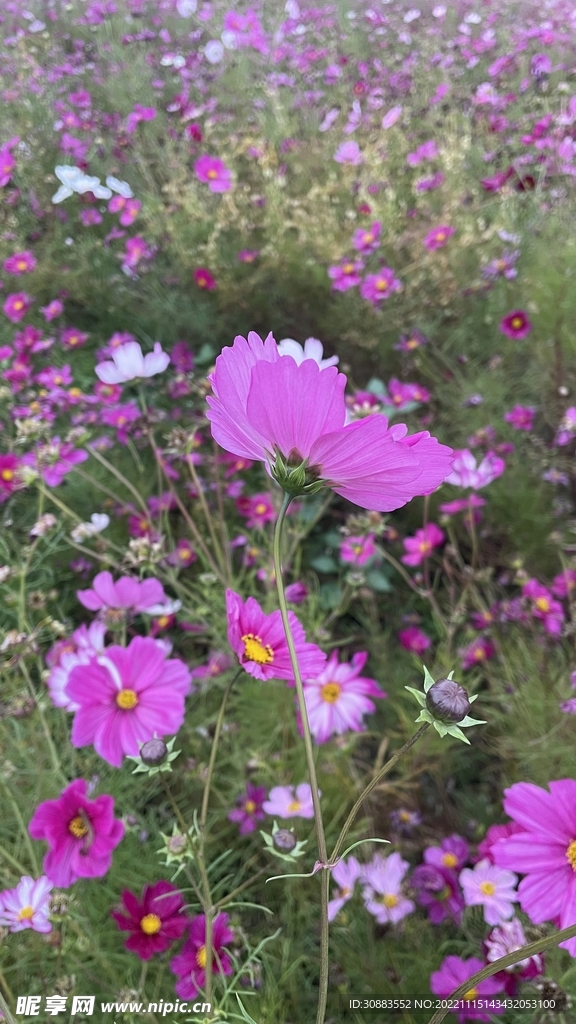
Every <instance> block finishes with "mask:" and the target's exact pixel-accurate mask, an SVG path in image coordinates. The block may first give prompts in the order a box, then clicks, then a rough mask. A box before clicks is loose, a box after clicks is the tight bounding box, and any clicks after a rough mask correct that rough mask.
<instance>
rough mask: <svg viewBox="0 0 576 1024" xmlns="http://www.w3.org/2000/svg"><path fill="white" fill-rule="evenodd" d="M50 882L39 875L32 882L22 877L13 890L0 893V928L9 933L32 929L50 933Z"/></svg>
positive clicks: (31, 879)
mask: <svg viewBox="0 0 576 1024" xmlns="http://www.w3.org/2000/svg"><path fill="white" fill-rule="evenodd" d="M52 889H53V885H52V882H51V881H50V880H49V879H48V878H46V876H45V875H41V876H40V878H37V879H36V880H34V879H33V878H30V875H23V876H22V878H21V879H20V881H19V882H18V885H17V886H16V888H14V889H4V891H3V892H0V927H2V928H9V929H10V931H11V932H21V931H23V930H24V929H25V928H32V929H33V930H34V931H35V932H51V931H52V925H51V924H50V921H49V920H48V919H49V917H50V893H51V892H52Z"/></svg>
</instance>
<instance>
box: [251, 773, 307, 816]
mask: <svg viewBox="0 0 576 1024" xmlns="http://www.w3.org/2000/svg"><path fill="white" fill-rule="evenodd" d="M318 795H319V796H322V794H321V793H318ZM262 809H263V810H264V811H266V814H270V815H271V816H272V817H274V818H313V817H314V805H313V803H312V790H311V788H310V784H309V783H308V782H301V783H300V785H299V786H296V791H294V786H274V788H273V789H271V790H270V792H269V794H268V799H267V800H265V801H264V803H263V804H262Z"/></svg>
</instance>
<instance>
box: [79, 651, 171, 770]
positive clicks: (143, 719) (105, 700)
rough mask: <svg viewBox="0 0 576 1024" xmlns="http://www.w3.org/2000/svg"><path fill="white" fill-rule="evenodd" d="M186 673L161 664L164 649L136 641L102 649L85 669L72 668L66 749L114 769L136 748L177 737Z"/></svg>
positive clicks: (163, 661) (165, 661)
mask: <svg viewBox="0 0 576 1024" xmlns="http://www.w3.org/2000/svg"><path fill="white" fill-rule="evenodd" d="M190 690H191V682H190V673H189V671H188V669H187V668H186V665H185V664H184V662H182V661H180V659H179V658H170V659H169V660H168V661H167V660H166V648H165V646H164V644H162V643H160V642H159V641H156V640H153V639H152V638H151V637H142V636H136V637H134V639H133V640H132V641H131V642H130V644H129V645H128V647H119V646H116V645H114V646H112V647H106V648H105V650H104V653H103V654H101V655H99V656H97V657H95V658H92V659H91V660H90V661H89V662H88V664H87V665H77V666H75V667H74V668H73V669H72V671H71V672H70V675H69V677H68V683H67V685H66V696H67V697H69V698H70V700H71V701H73V703H74V704H76V705H77V706H78V709H77V711H76V713H75V717H74V724H73V726H72V736H71V740H72V744H73V745H74V746H75V747H85V746H88V744H90V743H92V744H93V745H94V749H95V750H96V751H97V752H98V753H99V754H100V757H103V758H104V760H105V761H108V763H109V764H112V765H114V767H115V768H119V767H120V765H121V764H122V757H123V756H124V754H127V755H128V756H129V757H137V756H138V753H139V749H140V747H139V745H140V744H142V743H146V742H147V741H148V740H151V739H153V738H154V736H159V737H161V736H170V735H173V734H175V733H177V732H178V730H179V729H180V726H181V725H182V722H183V721H184V698H185V697H186V696H187V694H189V693H190Z"/></svg>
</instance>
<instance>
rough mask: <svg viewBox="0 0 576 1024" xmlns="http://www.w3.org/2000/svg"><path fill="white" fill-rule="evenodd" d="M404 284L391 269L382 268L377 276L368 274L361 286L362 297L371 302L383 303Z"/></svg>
mask: <svg viewBox="0 0 576 1024" xmlns="http://www.w3.org/2000/svg"><path fill="white" fill-rule="evenodd" d="M401 288H402V283H401V282H400V281H399V280H398V278H397V277H396V275H395V273H394V271H393V270H392V268H391V267H381V268H380V270H379V271H378V273H377V274H367V275H366V277H365V278H364V280H363V281H362V284H361V285H360V295H361V296H362V298H363V299H368V300H369V301H370V302H374V303H375V302H382V300H383V299H388V298H389V297H390V295H392V294H393V292H398V291H400V290H401Z"/></svg>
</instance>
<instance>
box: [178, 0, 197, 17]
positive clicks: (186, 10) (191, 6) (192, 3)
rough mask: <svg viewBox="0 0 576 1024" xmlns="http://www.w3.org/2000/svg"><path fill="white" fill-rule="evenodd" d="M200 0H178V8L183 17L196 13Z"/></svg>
mask: <svg viewBox="0 0 576 1024" xmlns="http://www.w3.org/2000/svg"><path fill="white" fill-rule="evenodd" d="M197 7H198V0H176V10H177V11H178V14H179V15H180V17H181V18H190V17H191V16H192V15H193V14H195V13H196V8H197Z"/></svg>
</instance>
